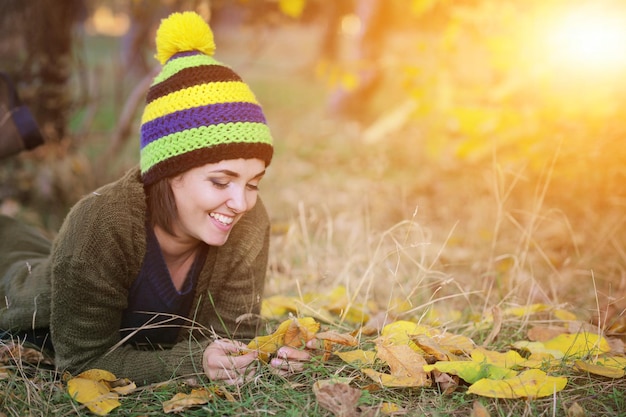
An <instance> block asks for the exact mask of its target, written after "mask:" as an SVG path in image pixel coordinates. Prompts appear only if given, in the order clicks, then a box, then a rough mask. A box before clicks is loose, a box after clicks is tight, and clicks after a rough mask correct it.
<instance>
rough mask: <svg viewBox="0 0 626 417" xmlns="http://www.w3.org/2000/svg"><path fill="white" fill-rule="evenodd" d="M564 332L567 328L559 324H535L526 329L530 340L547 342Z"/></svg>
mask: <svg viewBox="0 0 626 417" xmlns="http://www.w3.org/2000/svg"><path fill="white" fill-rule="evenodd" d="M564 333H568V331H567V328H565V327H561V326H535V327H533V328H531V329H529V330H528V332H527V333H526V336H527V337H528V340H530V341H531V342H547V341H548V340H550V339H553V338H555V337H557V336H558V335H560V334H564Z"/></svg>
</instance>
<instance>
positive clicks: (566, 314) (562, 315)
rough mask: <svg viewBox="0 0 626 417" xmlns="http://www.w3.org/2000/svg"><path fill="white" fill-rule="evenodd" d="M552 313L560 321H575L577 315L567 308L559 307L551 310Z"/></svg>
mask: <svg viewBox="0 0 626 417" xmlns="http://www.w3.org/2000/svg"><path fill="white" fill-rule="evenodd" d="M552 314H554V317H556V318H557V319H559V320H562V321H575V320H578V317H576V314H574V313H572V312H571V311H568V310H563V309H561V308H557V309H556V310H554V311H553V312H552Z"/></svg>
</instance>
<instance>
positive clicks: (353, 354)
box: [335, 349, 376, 365]
mask: <svg viewBox="0 0 626 417" xmlns="http://www.w3.org/2000/svg"><path fill="white" fill-rule="evenodd" d="M335 355H337V356H339V357H340V358H341V360H343V361H344V362H347V363H350V364H358V363H360V364H361V365H373V364H374V361H375V360H376V352H372V351H371V350H361V349H357V350H349V351H345V352H335Z"/></svg>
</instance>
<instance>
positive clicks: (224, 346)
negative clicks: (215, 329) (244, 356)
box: [208, 339, 246, 353]
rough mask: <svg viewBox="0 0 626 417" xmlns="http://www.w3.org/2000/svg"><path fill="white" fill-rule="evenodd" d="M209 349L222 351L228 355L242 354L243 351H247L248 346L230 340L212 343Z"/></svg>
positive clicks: (219, 340)
mask: <svg viewBox="0 0 626 417" xmlns="http://www.w3.org/2000/svg"><path fill="white" fill-rule="evenodd" d="M208 348H209V349H220V350H222V351H223V352H227V353H235V352H240V351H241V350H243V349H246V345H244V344H243V343H241V342H239V341H237V340H229V339H218V340H216V341H215V342H213V343H211V344H210V345H209V346H208Z"/></svg>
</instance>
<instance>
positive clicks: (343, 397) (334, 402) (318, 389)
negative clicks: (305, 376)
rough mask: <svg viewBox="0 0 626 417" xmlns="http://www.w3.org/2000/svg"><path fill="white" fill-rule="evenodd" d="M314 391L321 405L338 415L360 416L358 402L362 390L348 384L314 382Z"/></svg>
mask: <svg viewBox="0 0 626 417" xmlns="http://www.w3.org/2000/svg"><path fill="white" fill-rule="evenodd" d="M313 393H314V394H315V398H316V399H317V402H318V403H319V404H320V407H322V408H325V409H326V410H328V411H330V412H331V413H333V414H334V415H335V416H336V417H359V411H358V409H357V403H358V402H359V398H361V390H360V389H357V388H352V387H351V386H350V385H348V384H343V383H334V384H317V383H315V384H313Z"/></svg>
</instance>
